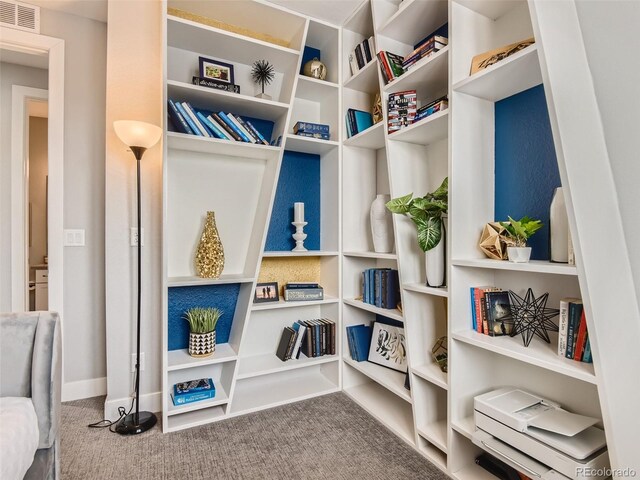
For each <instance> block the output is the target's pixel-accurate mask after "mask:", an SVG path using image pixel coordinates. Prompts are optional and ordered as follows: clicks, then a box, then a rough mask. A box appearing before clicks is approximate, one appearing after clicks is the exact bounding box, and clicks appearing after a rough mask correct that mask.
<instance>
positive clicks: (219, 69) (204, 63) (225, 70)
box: [199, 57, 234, 85]
mask: <svg viewBox="0 0 640 480" xmlns="http://www.w3.org/2000/svg"><path fill="white" fill-rule="evenodd" d="M199 65H200V77H202V78H208V79H210V80H215V81H217V82H221V83H228V84H230V85H233V83H234V78H233V65H230V64H228V63H224V62H221V61H220V60H214V59H212V58H205V57H200V58H199Z"/></svg>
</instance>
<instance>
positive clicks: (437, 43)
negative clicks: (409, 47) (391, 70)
mask: <svg viewBox="0 0 640 480" xmlns="http://www.w3.org/2000/svg"><path fill="white" fill-rule="evenodd" d="M448 36H449V24H448V23H445V24H444V25H442V26H441V27H439V28H438V29H437V30H435V31H434V32H431V33H430V34H429V35H427V36H426V37H424V38H423V39H422V40H420V41H419V42H418V43H416V44H415V45H414V46H413V51H412V52H411V53H410V54H408V55H405V57H404V59H403V60H402V67H403V68H404V71H405V72H406V71H408V70H409V69H411V67H412V66H414V65H415V64H416V63H417V62H418V61H420V60H422V59H423V58H425V57H428V56H430V55H432V54H434V53H435V52H437V51H439V50H442V49H443V48H444V47H446V46H447V45H448V44H449V39H448V38H447V37H448Z"/></svg>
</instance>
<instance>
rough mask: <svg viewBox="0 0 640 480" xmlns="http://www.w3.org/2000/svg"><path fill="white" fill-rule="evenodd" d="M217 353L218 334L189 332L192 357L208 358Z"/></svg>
mask: <svg viewBox="0 0 640 480" xmlns="http://www.w3.org/2000/svg"><path fill="white" fill-rule="evenodd" d="M215 351H216V332H215V330H214V331H213V332H209V333H191V332H189V355H191V356H192V357H208V356H210V355H213V353H214V352H215Z"/></svg>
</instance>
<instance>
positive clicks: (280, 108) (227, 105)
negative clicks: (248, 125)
mask: <svg viewBox="0 0 640 480" xmlns="http://www.w3.org/2000/svg"><path fill="white" fill-rule="evenodd" d="M167 95H168V97H169V98H170V99H172V100H173V101H180V102H189V103H191V104H193V106H195V107H200V108H204V109H206V110H215V111H220V110H222V111H223V112H225V113H227V112H231V113H233V114H234V115H235V114H238V115H248V116H250V117H255V118H260V119H263V120H272V121H277V120H279V119H280V118H282V117H283V116H284V115H286V114H287V110H288V109H289V105H288V104H286V103H282V102H276V101H273V100H265V99H263V98H256V97H250V96H249V95H242V94H240V93H231V92H226V91H224V90H216V89H215V88H208V87H201V86H200V85H192V84H190V83H185V82H179V81H176V80H168V81H167ZM267 140H268V139H267Z"/></svg>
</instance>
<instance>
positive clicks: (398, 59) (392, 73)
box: [377, 50, 404, 83]
mask: <svg viewBox="0 0 640 480" xmlns="http://www.w3.org/2000/svg"><path fill="white" fill-rule="evenodd" d="M377 56H378V63H379V64H380V71H381V72H382V77H383V78H384V81H385V83H389V82H392V81H393V80H395V79H396V78H398V77H399V76H401V75H402V74H403V73H404V68H403V66H402V62H403V61H404V58H403V57H402V56H401V55H396V54H395V53H391V52H386V51H384V50H380V51H379V52H378V55H377Z"/></svg>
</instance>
